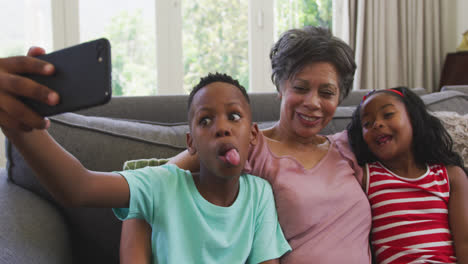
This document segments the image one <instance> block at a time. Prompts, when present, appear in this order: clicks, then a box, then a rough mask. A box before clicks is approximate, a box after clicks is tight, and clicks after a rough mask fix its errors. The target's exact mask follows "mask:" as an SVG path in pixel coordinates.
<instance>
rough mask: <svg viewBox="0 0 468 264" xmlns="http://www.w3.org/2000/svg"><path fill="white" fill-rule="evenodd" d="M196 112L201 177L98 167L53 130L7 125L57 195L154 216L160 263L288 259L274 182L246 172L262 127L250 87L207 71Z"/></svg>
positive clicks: (194, 142) (193, 144) (192, 143)
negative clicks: (256, 120)
mask: <svg viewBox="0 0 468 264" xmlns="http://www.w3.org/2000/svg"><path fill="white" fill-rule="evenodd" d="M188 116H189V126H190V133H189V134H187V145H188V148H189V152H190V153H192V154H195V153H198V156H199V157H200V173H199V174H193V175H191V174H190V173H189V172H188V171H184V170H181V169H179V168H177V167H176V166H174V165H163V166H160V167H147V168H143V169H140V170H135V171H123V172H119V173H115V172H112V173H106V172H95V171H89V170H87V169H86V168H84V167H83V166H82V165H81V164H80V162H79V161H78V160H76V159H75V158H74V157H73V156H72V155H70V154H69V153H67V152H66V151H64V150H63V149H62V148H61V147H60V146H59V145H58V144H57V143H56V142H55V141H54V140H53V139H52V138H51V137H50V136H49V135H48V134H47V132H46V131H44V130H34V131H32V132H29V133H27V132H21V131H18V130H12V129H4V132H5V134H6V136H7V137H9V138H10V140H11V141H12V142H13V143H14V144H15V145H16V146H17V148H18V149H19V150H20V152H21V153H22V154H23V156H24V157H25V159H26V161H27V162H28V163H29V165H30V166H31V167H32V168H33V169H34V171H35V172H36V174H37V175H38V178H39V180H40V181H41V182H42V184H44V185H45V186H46V187H47V189H48V190H49V191H50V192H51V194H52V195H53V196H54V197H55V198H56V199H57V200H58V201H60V202H62V203H64V204H66V205H71V206H90V207H116V208H120V209H114V210H115V213H116V215H117V217H119V218H121V219H130V218H139V219H144V220H145V221H146V222H148V223H149V225H150V226H151V227H152V252H153V253H154V256H153V262H154V263H245V262H247V263H260V262H261V263H279V261H278V260H277V258H279V257H280V256H282V255H283V254H284V253H285V252H287V251H289V250H290V247H289V245H288V244H287V242H286V240H285V238H284V236H283V234H282V231H281V228H280V227H279V224H278V219H277V216H276V210H275V205H274V201H273V195H272V191H271V187H270V186H269V185H268V183H267V182H266V181H264V180H262V179H260V178H258V177H254V176H250V175H246V174H243V175H241V171H242V169H243V167H244V163H245V161H246V159H247V154H248V148H249V144H251V143H252V144H254V143H255V139H256V135H257V133H258V128H257V127H256V126H255V125H253V124H252V120H251V112H250V106H249V102H248V97H247V94H246V92H245V90H244V89H243V88H242V86H240V85H239V83H238V82H237V81H234V80H233V79H232V78H230V77H229V76H227V75H223V74H214V75H208V76H207V77H205V78H202V79H201V81H200V83H199V84H198V85H197V86H196V87H195V88H194V90H193V91H192V93H191V94H190V97H189V114H188ZM41 153H46V154H45V155H41ZM123 207H128V209H123Z"/></svg>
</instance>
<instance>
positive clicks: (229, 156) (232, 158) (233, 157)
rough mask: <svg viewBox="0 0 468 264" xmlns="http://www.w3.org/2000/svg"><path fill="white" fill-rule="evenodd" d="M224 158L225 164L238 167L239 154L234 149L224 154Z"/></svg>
mask: <svg viewBox="0 0 468 264" xmlns="http://www.w3.org/2000/svg"><path fill="white" fill-rule="evenodd" d="M224 157H225V158H226V160H227V162H228V163H230V164H231V165H234V166H237V165H239V160H240V157H239V152H237V150H236V149H234V148H232V149H230V150H229V151H228V152H226V154H224Z"/></svg>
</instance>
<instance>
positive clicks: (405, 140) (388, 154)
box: [361, 92, 413, 162]
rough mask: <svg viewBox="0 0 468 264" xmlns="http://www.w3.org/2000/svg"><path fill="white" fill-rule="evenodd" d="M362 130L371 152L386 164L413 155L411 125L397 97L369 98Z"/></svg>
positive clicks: (373, 96)
mask: <svg viewBox="0 0 468 264" xmlns="http://www.w3.org/2000/svg"><path fill="white" fill-rule="evenodd" d="M398 96H399V95H398ZM361 126H362V135H363V137H364V141H365V142H366V143H367V146H368V147H369V150H370V151H371V152H372V153H373V154H374V155H375V156H376V157H377V158H378V159H379V160H381V161H382V162H389V161H392V160H396V159H402V158H403V159H407V157H408V155H412V142H413V128H412V125H411V121H410V118H409V116H408V112H407V111H406V107H405V105H404V104H403V102H402V101H400V100H399V99H398V98H396V97H395V96H394V95H390V94H387V93H385V92H380V93H376V94H374V95H371V96H370V97H369V98H367V100H366V101H364V103H363V105H362V107H361Z"/></svg>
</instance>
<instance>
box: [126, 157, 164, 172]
mask: <svg viewBox="0 0 468 264" xmlns="http://www.w3.org/2000/svg"><path fill="white" fill-rule="evenodd" d="M168 161H169V159H156V158H153V159H137V160H127V161H126V162H125V163H124V165H123V170H136V169H141V168H144V167H154V166H161V165H164V164H166V163H167V162H168Z"/></svg>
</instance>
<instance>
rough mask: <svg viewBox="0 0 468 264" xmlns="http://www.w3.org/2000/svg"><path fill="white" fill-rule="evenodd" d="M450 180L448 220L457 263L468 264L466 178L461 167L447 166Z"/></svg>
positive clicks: (467, 183) (467, 180)
mask: <svg viewBox="0 0 468 264" xmlns="http://www.w3.org/2000/svg"><path fill="white" fill-rule="evenodd" d="M447 173H448V176H449V180H450V200H449V221H450V230H451V233H452V236H453V242H454V245H455V254H456V257H457V263H460V264H468V228H467V227H468V178H467V175H466V174H465V172H464V171H463V170H462V168H460V167H457V166H449V167H447Z"/></svg>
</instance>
